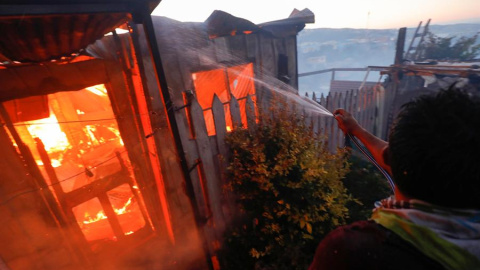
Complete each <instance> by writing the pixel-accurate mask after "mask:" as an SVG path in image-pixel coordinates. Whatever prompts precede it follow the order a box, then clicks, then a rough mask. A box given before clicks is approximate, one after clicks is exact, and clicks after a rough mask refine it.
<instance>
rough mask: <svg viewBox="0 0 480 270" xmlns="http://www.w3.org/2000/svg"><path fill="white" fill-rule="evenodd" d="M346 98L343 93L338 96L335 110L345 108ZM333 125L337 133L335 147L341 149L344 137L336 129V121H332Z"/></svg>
mask: <svg viewBox="0 0 480 270" xmlns="http://www.w3.org/2000/svg"><path fill="white" fill-rule="evenodd" d="M347 94H348V92H347ZM346 98H347V95H343V93H340V94H339V96H338V104H337V108H346V104H345V100H346ZM334 125H335V126H336V128H335V130H336V132H337V147H340V148H342V147H344V145H345V137H344V136H343V132H342V131H341V130H340V129H339V128H338V124H337V121H336V120H335V121H334Z"/></svg>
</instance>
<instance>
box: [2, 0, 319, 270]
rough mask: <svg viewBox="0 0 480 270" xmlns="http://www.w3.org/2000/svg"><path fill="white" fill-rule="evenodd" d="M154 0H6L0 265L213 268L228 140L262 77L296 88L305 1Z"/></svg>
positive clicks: (223, 213) (229, 210) (223, 219)
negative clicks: (194, 10) (189, 2)
mask: <svg viewBox="0 0 480 270" xmlns="http://www.w3.org/2000/svg"><path fill="white" fill-rule="evenodd" d="M158 3H159V1H154V0H141V1H138V0H118V1H114V0H101V1H91V0H69V1H56V0H54V1H33V0H32V1H30V0H22V1H9V0H5V1H1V8H0V29H1V33H2V37H1V38H0V62H1V64H0V81H1V86H0V100H1V102H2V103H1V105H0V118H1V124H2V128H0V145H1V146H0V147H1V149H2V150H1V151H2V152H1V153H2V159H1V161H0V167H1V169H2V171H3V177H2V180H1V181H0V216H1V218H0V220H1V222H0V224H1V225H0V242H1V243H2V245H1V246H0V269H2V270H3V269H192V268H195V269H208V268H210V269H213V268H215V269H218V265H219V264H218V260H217V258H216V255H215V254H216V252H217V251H218V249H219V247H220V243H221V237H222V233H223V230H224V229H225V227H226V226H228V223H229V222H230V221H231V220H232V217H233V216H234V215H235V211H234V207H232V205H231V204H229V198H228V196H227V195H225V194H224V192H223V191H222V185H223V183H224V181H225V179H223V178H222V171H223V169H224V165H225V164H224V162H225V157H226V156H227V155H228V153H226V152H225V149H226V148H225V146H224V145H223V138H224V136H225V133H226V132H228V130H231V129H233V128H236V127H239V126H241V125H242V124H243V126H247V122H248V123H252V122H251V118H252V115H251V114H252V111H250V113H249V112H247V111H248V110H247V109H246V108H247V107H248V108H251V107H252V106H253V108H254V107H255V102H263V101H262V99H261V97H260V93H262V91H263V90H264V89H266V88H267V87H266V86H265V85H263V84H261V83H259V81H257V79H263V80H265V79H266V78H267V77H274V78H278V79H279V80H281V81H282V82H283V83H285V84H286V85H290V86H292V87H297V84H298V82H297V77H296V76H297V66H296V34H297V33H298V31H300V30H301V29H303V27H304V26H305V23H308V22H311V21H312V20H313V14H311V12H309V11H308V10H304V11H302V12H294V13H293V14H292V15H291V16H290V17H289V18H287V19H285V20H280V21H275V22H270V23H265V24H261V25H254V24H252V23H250V22H248V21H246V20H243V19H240V18H236V17H233V16H231V15H229V14H226V13H223V12H219V11H218V12H215V13H214V14H212V16H211V17H210V18H209V19H208V20H207V21H206V22H205V23H199V24H194V23H179V22H175V21H171V20H169V19H165V18H153V21H152V17H151V16H150V12H151V11H152V10H153V9H154V8H155V7H156V6H157V5H158ZM214 96H215V98H214ZM212 100H213V102H212ZM218 101H220V103H218ZM218 104H220V105H218ZM252 104H253V105H252ZM218 106H220V107H218ZM216 108H217V109H216ZM218 108H220V109H218ZM216 111H219V113H224V115H223V128H221V127H222V126H219V125H220V124H219V123H221V121H219V118H218V114H216ZM253 115H254V112H253ZM253 117H254V116H253ZM249 121H250V122H249ZM253 123H254V122H253Z"/></svg>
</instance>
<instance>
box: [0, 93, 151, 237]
mask: <svg viewBox="0 0 480 270" xmlns="http://www.w3.org/2000/svg"><path fill="white" fill-rule="evenodd" d="M4 104H5V108H6V110H7V111H8V114H9V116H10V118H11V119H12V122H13V123H14V126H15V129H16V132H17V133H18V135H19V136H20V138H21V140H22V141H23V142H24V143H25V144H26V145H27V146H28V148H29V149H31V150H32V154H33V158H34V159H35V162H36V163H37V165H38V168H39V169H40V171H41V172H42V174H43V175H44V177H45V179H46V180H47V184H48V185H49V187H50V188H51V189H52V191H53V193H54V195H55V197H56V198H57V200H58V202H59V203H60V204H61V206H62V208H63V210H64V212H65V213H66V216H67V217H69V218H70V219H71V220H70V222H72V223H76V224H78V226H79V227H80V228H81V231H82V233H83V235H84V237H85V239H86V240H87V241H89V242H92V241H97V240H98V241H105V240H110V241H117V240H119V238H124V237H127V236H128V235H130V234H134V233H135V232H136V231H139V230H140V229H142V228H145V227H148V225H147V224H148V221H149V217H148V216H147V213H146V211H145V209H144V204H143V199H142V197H141V194H140V192H139V190H138V187H137V183H136V179H135V177H134V176H133V173H132V165H131V163H130V160H129V158H128V153H127V151H126V149H125V146H124V143H123V140H122V137H121V135H120V132H119V127H118V123H117V120H116V118H115V115H114V113H113V111H112V107H111V104H110V100H109V98H108V94H107V90H106V89H105V87H104V85H96V86H93V87H88V88H86V89H84V90H80V91H69V92H58V93H55V94H50V95H48V96H38V97H30V98H26V99H18V100H14V101H9V102H5V103H4ZM32 108H35V110H32ZM39 144H41V145H42V147H41V148H38V147H37V146H38V145H39ZM41 152H43V154H44V156H48V160H45V159H42V153H41ZM45 163H48V164H45ZM49 168H51V169H52V170H51V171H50V173H49V171H48V169H49ZM52 171H53V176H54V177H53V178H52V173H51V172H52ZM62 204H63V205H62ZM69 213H70V215H69Z"/></svg>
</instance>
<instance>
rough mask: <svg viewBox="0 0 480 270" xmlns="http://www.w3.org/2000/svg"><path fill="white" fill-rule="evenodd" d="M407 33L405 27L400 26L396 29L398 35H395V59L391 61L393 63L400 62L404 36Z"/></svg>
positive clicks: (398, 63) (397, 63)
mask: <svg viewBox="0 0 480 270" xmlns="http://www.w3.org/2000/svg"><path fill="white" fill-rule="evenodd" d="M406 35H407V28H406V27H402V28H400V29H399V30H398V37H397V46H396V47H395V59H394V61H393V63H394V64H395V65H400V64H402V60H403V51H404V48H405V36H406Z"/></svg>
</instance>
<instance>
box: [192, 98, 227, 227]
mask: <svg viewBox="0 0 480 270" xmlns="http://www.w3.org/2000/svg"><path fill="white" fill-rule="evenodd" d="M191 114H192V115H191V116H192V122H193V127H194V128H195V136H196V137H195V141H196V145H197V149H198V154H199V157H200V160H201V164H200V165H201V166H202V167H203V173H204V176H205V179H204V180H205V182H206V183H204V185H203V187H204V188H205V189H206V191H207V196H208V202H209V205H210V209H211V214H212V221H213V223H214V227H215V228H216V229H217V236H218V237H220V236H221V235H222V234H223V232H224V230H225V217H224V214H223V210H222V192H221V187H222V184H221V180H220V176H219V175H218V171H219V170H218V168H216V167H215V163H214V160H213V154H212V149H211V146H210V141H209V139H208V133H207V127H206V126H205V119H204V117H203V110H202V108H201V107H200V104H199V103H198V101H197V100H196V99H192V101H191Z"/></svg>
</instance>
